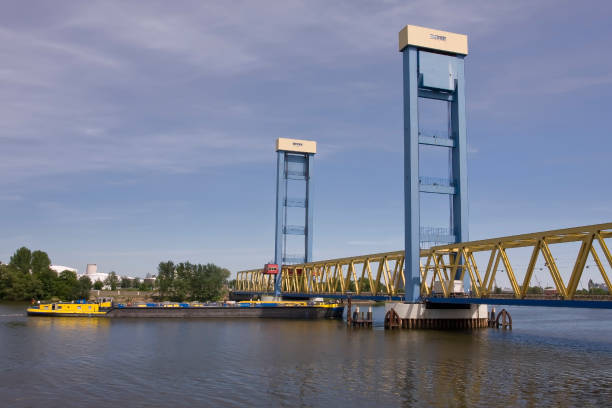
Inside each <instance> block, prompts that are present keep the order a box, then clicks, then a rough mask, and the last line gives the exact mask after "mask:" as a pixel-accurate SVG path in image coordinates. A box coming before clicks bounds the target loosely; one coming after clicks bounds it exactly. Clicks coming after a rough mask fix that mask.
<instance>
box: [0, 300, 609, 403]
mask: <svg viewBox="0 0 612 408" xmlns="http://www.w3.org/2000/svg"><path fill="white" fill-rule="evenodd" d="M2 307H3V306H2V305H0V315H2V314H11V313H12V311H10V310H6V309H5V310H2ZM3 312H6V313H3ZM536 313H537V312H536ZM569 313H573V314H569V315H568V323H565V325H566V326H565V331H566V334H563V331H562V330H560V329H559V323H558V322H555V328H556V330H557V332H556V333H555V336H553V337H551V338H548V337H547V336H546V335H545V332H543V331H542V330H541V328H540V327H542V326H543V324H539V325H538V327H533V328H531V327H529V325H524V326H522V328H521V326H520V325H519V326H518V327H517V326H516V325H515V327H517V328H515V330H513V331H512V332H508V331H506V332H504V331H501V330H488V329H484V330H475V331H455V332H445V331H426V330H423V331H407V330H404V331H384V330H377V329H375V330H369V329H362V330H352V329H347V328H346V326H345V325H344V324H343V323H342V322H338V321H315V322H312V321H290V320H286V321H283V320H257V319H244V320H206V319H201V320H198V319H193V320H181V319H159V320H157V319H142V320H140V319H130V320H129V321H127V320H112V319H106V318H44V317H36V318H28V317H25V316H20V317H14V316H12V317H0V322H2V323H3V324H1V325H0V344H1V345H2V347H1V348H0V359H1V360H2V361H3V366H2V368H0V395H1V396H2V397H3V398H4V401H5V402H7V405H10V406H37V405H49V404H50V405H52V406H55V405H57V406H62V407H63V408H64V407H71V406H80V405H81V402H87V404H88V405H97V404H104V405H117V406H125V405H136V406H142V405H148V406H188V405H189V406H239V407H244V406H253V405H255V406H296V405H297V406H301V405H303V406H349V405H350V406H357V407H359V406H367V407H371V406H377V405H378V406H483V407H490V406H493V407H495V406H498V407H506V406H516V405H518V406H539V405H555V406H578V405H580V406H584V405H587V406H588V405H593V406H595V405H600V406H605V405H606V404H607V403H608V401H609V400H610V398H611V397H612V391H610V389H609V384H611V383H612V368H610V367H612V346H611V344H610V343H606V342H605V341H604V340H601V341H598V340H596V339H598V338H600V337H602V336H608V337H609V336H612V328H610V327H609V326H607V327H602V326H601V324H600V325H598V326H594V325H592V323H591V322H589V323H584V320H587V319H588V318H589V316H590V314H589V313H588V312H586V313H587V314H585V315H581V314H580V313H581V311H571V312H569ZM582 313H585V312H584V311H582ZM379 314H380V313H379V311H378V310H376V311H375V316H378V315H379ZM519 314H520V313H519ZM513 317H514V315H513ZM606 318H607V319H608V321H609V320H612V313H611V314H609V315H607V316H602V315H597V319H599V321H600V322H601V321H606V320H605V319H606ZM581 319H583V320H581ZM602 319H603V320H602ZM515 320H517V321H519V322H520V321H521V319H515ZM534 321H544V322H545V321H546V314H544V315H541V316H538V315H536V316H534ZM573 321H581V322H583V323H581V324H582V326H581V333H580V334H579V335H578V334H576V333H575V331H574V329H573V328H574V326H573V323H572V322H573ZM9 323H10V324H9ZM49 373H70V381H67V380H66V378H67V377H66V376H65V375H49ZM75 395H78V396H79V398H78V399H75V398H74V396H75Z"/></svg>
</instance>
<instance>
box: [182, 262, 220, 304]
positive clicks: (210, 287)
mask: <svg viewBox="0 0 612 408" xmlns="http://www.w3.org/2000/svg"><path fill="white" fill-rule="evenodd" d="M192 268H193V269H192V271H193V273H192V275H191V276H192V278H191V279H192V280H191V288H190V289H191V290H190V292H191V294H190V299H191V300H198V301H209V300H219V299H220V298H221V296H222V294H223V285H224V283H225V282H226V280H227V278H229V276H230V271H228V270H227V269H225V268H221V267H219V266H217V265H215V264H212V263H209V264H206V265H192Z"/></svg>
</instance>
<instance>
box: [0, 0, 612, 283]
mask: <svg viewBox="0 0 612 408" xmlns="http://www.w3.org/2000/svg"><path fill="white" fill-rule="evenodd" d="M611 16H612V5H610V3H609V2H606V1H601V2H595V1H592V2H590V1H587V2H581V3H579V4H578V3H576V2H571V1H537V2H533V1H512V2H491V1H473V2H457V1H432V0H428V1H412V2H408V1H383V2H359V1H335V2H328V1H286V2H266V1H258V2H242V1H233V2H201V1H194V2H188V1H185V2H181V3H180V5H176V4H175V3H169V2H164V1H158V2H155V1H151V2H146V3H141V2H130V3H126V2H112V1H104V2H70V1H66V2H61V3H57V2H28V3H27V4H26V3H23V2H21V1H4V2H2V5H0V54H1V55H2V59H1V60H2V64H0V101H1V106H2V110H0V229H1V231H2V232H1V234H0V260H3V261H5V262H6V261H8V258H9V257H10V255H11V254H12V252H13V251H14V250H15V249H16V248H18V247H20V246H22V245H25V246H28V247H30V248H34V249H36V248H40V249H43V250H46V251H47V252H48V253H49V254H50V256H51V258H52V260H53V262H54V263H57V264H62V265H69V266H74V267H76V268H78V269H79V271H84V268H85V265H86V264H87V263H97V264H98V265H99V268H100V270H102V271H110V270H115V271H117V272H118V273H120V274H128V275H140V276H144V275H145V274H146V273H147V272H155V269H156V265H157V264H158V263H159V262H160V261H162V260H167V259H172V260H175V261H183V260H190V261H192V262H215V263H217V264H219V265H222V266H225V267H228V268H229V269H231V270H232V271H237V270H241V269H246V268H253V267H258V266H260V265H261V264H263V263H264V262H265V261H267V260H268V259H271V258H272V256H273V249H274V242H273V239H274V235H273V234H274V232H273V228H274V225H273V221H274V183H275V179H274V177H275V164H276V162H275V156H274V141H275V139H276V138H277V137H291V138H303V139H314V140H317V141H318V143H319V146H318V148H319V154H318V155H317V156H316V159H315V180H314V186H315V187H314V195H315V203H314V204H315V221H314V224H315V231H314V234H315V235H314V238H315V241H314V257H315V259H325V258H330V257H338V256H346V255H352V254H361V253H373V252H378V251H386V250H397V249H400V248H402V246H403V186H402V171H403V170H402V169H403V167H402V166H403V165H402V160H403V157H402V155H403V140H402V138H403V133H402V129H403V128H402V123H403V122H402V91H401V89H402V88H401V86H402V84H401V80H402V77H401V54H400V53H399V52H398V51H397V33H398V31H399V30H400V29H401V28H402V27H403V26H404V25H405V24H416V25H422V26H429V27H435V28H439V29H443V30H448V31H455V32H459V33H465V34H468V36H469V47H470V54H469V56H468V57H467V60H466V77H467V117H468V142H469V151H470V153H469V199H470V238H471V239H478V238H486V237H493V236H499V235H506V234H513V233H522V232H530V231H538V230H543V229H551V228H561V227H566V226H576V225H583V224H592V223H599V222H607V221H610V220H612V206H610V204H609V203H610V201H611V199H612V192H611V191H610V189H609V188H607V187H608V186H609V185H610V182H609V175H610V171H609V168H608V166H607V165H608V161H609V155H610V152H611V150H612V140H611V138H610V135H611V131H610V114H611V113H612V101H611V100H610V97H609V94H610V92H611V91H612V56H611V55H610V53H609V50H610V40H611V39H612V25H610V23H609V22H610V18H611ZM433 226H436V225H433Z"/></svg>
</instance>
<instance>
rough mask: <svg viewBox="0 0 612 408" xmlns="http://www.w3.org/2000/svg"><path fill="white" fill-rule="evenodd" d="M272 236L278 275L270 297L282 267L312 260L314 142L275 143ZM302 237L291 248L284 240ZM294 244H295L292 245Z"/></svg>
mask: <svg viewBox="0 0 612 408" xmlns="http://www.w3.org/2000/svg"><path fill="white" fill-rule="evenodd" d="M276 152H277V153H276V154H277V169H276V235H275V240H274V242H275V249H274V262H275V263H276V264H277V265H278V266H279V273H278V274H277V275H276V279H275V281H274V295H275V296H280V293H281V269H282V265H288V264H299V263H305V262H310V261H312V221H313V218H312V185H311V180H312V165H313V158H314V155H315V153H316V152H317V143H316V142H313V141H310V140H295V139H284V138H279V139H278V140H277V141H276ZM296 235H297V236H303V237H304V240H303V250H302V248H301V246H302V245H301V243H298V245H297V247H295V246H294V247H291V243H290V242H288V240H287V238H288V237H290V236H296ZM294 244H295V243H294Z"/></svg>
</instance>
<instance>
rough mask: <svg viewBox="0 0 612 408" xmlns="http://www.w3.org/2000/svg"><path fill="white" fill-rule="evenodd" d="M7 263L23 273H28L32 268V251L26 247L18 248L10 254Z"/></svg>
mask: <svg viewBox="0 0 612 408" xmlns="http://www.w3.org/2000/svg"><path fill="white" fill-rule="evenodd" d="M9 265H10V266H11V267H12V268H14V269H16V270H17V271H19V272H21V273H23V274H26V273H30V269H32V251H30V250H29V249H28V248H26V247H21V248H19V249H18V250H17V251H15V253H14V254H13V256H11V260H10V261H9Z"/></svg>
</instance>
